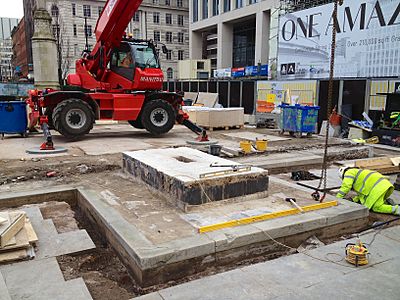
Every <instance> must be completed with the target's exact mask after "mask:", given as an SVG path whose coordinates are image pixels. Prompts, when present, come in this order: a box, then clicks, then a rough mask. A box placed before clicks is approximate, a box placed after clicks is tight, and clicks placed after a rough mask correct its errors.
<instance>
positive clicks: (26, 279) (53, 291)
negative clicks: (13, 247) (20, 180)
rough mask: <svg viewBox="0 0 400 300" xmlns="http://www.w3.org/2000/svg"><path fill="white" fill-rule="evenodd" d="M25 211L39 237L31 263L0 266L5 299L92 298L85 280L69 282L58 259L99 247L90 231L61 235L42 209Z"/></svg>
mask: <svg viewBox="0 0 400 300" xmlns="http://www.w3.org/2000/svg"><path fill="white" fill-rule="evenodd" d="M22 210H24V211H25V212H26V213H27V215H28V217H29V219H30V220H31V222H32V225H33V227H34V229H35V231H36V234H37V236H38V238H39V241H38V243H37V252H36V257H35V258H34V259H33V260H31V261H24V262H16V263H13V264H9V265H2V266H0V299H1V300H3V299H4V300H19V299H32V300H41V299H43V300H48V299H57V300H64V299H65V300H70V299H74V300H86V299H92V297H91V296H90V293H89V291H88V289H87V287H86V285H85V282H84V281H83V279H82V278H77V279H73V280H69V281H65V280H64V277H63V274H62V272H61V269H60V267H59V265H58V262H57V259H56V257H57V256H60V255H63V254H69V253H75V252H80V251H84V250H88V249H93V248H95V245H94V244H93V242H92V240H91V239H90V237H89V235H88V233H87V232H86V230H77V231H71V232H65V233H60V234H59V233H58V232H57V229H56V227H55V226H54V224H53V222H52V220H44V219H43V217H42V214H41V212H40V210H39V208H38V207H24V208H22Z"/></svg>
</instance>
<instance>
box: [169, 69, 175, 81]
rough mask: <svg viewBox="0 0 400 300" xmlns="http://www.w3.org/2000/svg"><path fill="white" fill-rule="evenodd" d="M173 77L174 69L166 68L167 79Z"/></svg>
mask: <svg viewBox="0 0 400 300" xmlns="http://www.w3.org/2000/svg"><path fill="white" fill-rule="evenodd" d="M172 78H174V70H172V68H168V69H167V79H172Z"/></svg>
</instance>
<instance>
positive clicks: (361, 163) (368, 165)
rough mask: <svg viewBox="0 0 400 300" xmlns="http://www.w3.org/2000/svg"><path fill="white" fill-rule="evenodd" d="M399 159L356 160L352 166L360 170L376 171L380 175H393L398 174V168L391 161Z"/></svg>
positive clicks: (399, 169)
mask: <svg viewBox="0 0 400 300" xmlns="http://www.w3.org/2000/svg"><path fill="white" fill-rule="evenodd" d="M399 159H400V158H399V157H397V158H390V157H377V158H371V159H366V160H358V161H356V162H355V163H354V166H355V167H357V168H360V169H369V170H373V171H377V172H380V173H381V174H393V173H399V172H400V166H399V165H398V164H397V165H396V164H393V161H395V162H397V161H398V160H399Z"/></svg>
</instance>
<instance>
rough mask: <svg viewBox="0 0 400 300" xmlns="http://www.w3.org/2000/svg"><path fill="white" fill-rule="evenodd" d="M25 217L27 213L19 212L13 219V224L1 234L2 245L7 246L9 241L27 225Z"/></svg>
mask: <svg viewBox="0 0 400 300" xmlns="http://www.w3.org/2000/svg"><path fill="white" fill-rule="evenodd" d="M25 218H26V214H25V213H19V215H18V216H17V217H16V218H15V219H13V220H12V221H11V224H10V225H9V226H8V227H7V228H6V229H5V230H4V231H3V233H2V234H1V235H0V247H5V246H6V245H7V243H8V241H9V240H10V239H12V238H13V237H14V236H15V235H16V234H17V233H18V232H19V231H20V230H21V229H22V228H23V227H24V226H25Z"/></svg>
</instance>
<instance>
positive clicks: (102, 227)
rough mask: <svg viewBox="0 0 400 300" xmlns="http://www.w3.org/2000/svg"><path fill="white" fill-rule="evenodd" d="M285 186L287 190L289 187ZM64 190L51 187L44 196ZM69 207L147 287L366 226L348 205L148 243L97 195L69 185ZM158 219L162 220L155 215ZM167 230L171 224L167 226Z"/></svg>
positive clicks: (363, 214)
mask: <svg viewBox="0 0 400 300" xmlns="http://www.w3.org/2000/svg"><path fill="white" fill-rule="evenodd" d="M295 187H296V185H290V186H288V188H292V189H293V188H295ZM60 191H63V192H68V191H66V188H65V187H61V188H60V190H57V188H53V189H52V190H48V191H47V194H46V197H43V198H44V199H48V198H49V197H50V195H49V193H54V194H57V193H60ZM40 193H41V191H29V192H27V193H26V194H25V195H23V194H21V193H19V194H18V196H17V195H16V194H6V193H3V194H2V195H1V196H0V204H1V202H2V201H5V202H7V203H10V200H7V199H14V200H15V201H16V203H18V204H21V203H24V202H26V203H32V201H33V200H32V199H35V201H36V202H40V201H41V198H40ZM68 193H69V195H72V196H73V197H71V198H70V199H69V202H70V204H71V205H77V206H78V207H79V208H80V210H81V211H82V212H83V213H84V214H85V215H86V216H87V218H88V219H89V220H90V221H91V222H93V223H94V225H95V226H97V228H98V231H99V232H100V233H101V234H102V235H103V236H104V237H105V238H106V239H107V240H108V242H109V243H110V244H111V245H112V247H113V248H114V249H115V250H116V252H117V253H118V254H119V256H120V258H121V260H122V261H123V262H124V264H125V265H126V266H127V268H128V269H129V270H130V272H131V273H132V275H133V276H134V278H135V279H136V281H137V282H138V284H140V285H141V286H143V287H148V286H152V285H156V284H160V283H165V282H168V281H171V280H177V279H180V278H182V277H186V276H188V275H192V274H196V273H198V272H202V271H205V270H207V269H209V268H214V267H215V266H218V265H233V264H237V263H238V262H240V261H242V260H246V259H249V258H255V257H259V256H267V257H268V256H274V255H276V254H277V253H281V252H283V251H286V250H287V249H284V248H282V247H281V246H279V245H278V244H276V243H275V242H274V241H272V240H271V237H272V238H274V239H275V240H277V241H280V242H283V243H285V244H288V245H290V246H291V247H297V246H299V245H300V244H301V243H302V242H303V241H304V240H306V239H307V238H308V237H310V236H312V235H317V236H318V237H320V238H329V237H336V236H338V235H340V234H345V233H349V232H354V231H357V230H359V229H361V228H364V227H365V226H366V224H367V222H368V215H369V212H368V209H366V208H365V207H363V206H361V205H357V204H354V203H351V202H349V201H341V202H340V204H339V206H337V207H333V208H328V209H322V210H319V211H314V212H309V213H305V214H299V215H293V216H288V217H283V218H279V219H274V220H268V221H264V222H258V223H253V224H251V225H244V226H239V227H235V228H227V229H223V230H219V231H215V232H210V233H207V234H199V233H195V232H193V233H192V235H190V236H183V237H182V236H180V237H179V236H177V237H176V238H175V239H171V240H168V241H165V242H162V243H154V242H152V241H150V240H149V238H148V236H146V235H145V234H144V233H143V231H141V230H140V229H139V228H138V227H137V226H136V225H135V222H133V221H131V219H129V216H127V215H126V214H124V213H122V212H121V211H120V210H118V206H115V205H112V204H110V203H109V202H108V201H107V200H106V199H104V198H103V197H102V196H101V195H100V194H99V193H97V192H94V191H91V190H88V189H86V188H83V187H75V188H73V187H71V188H70V191H69V192H68ZM160 217H162V216H160ZM171 226H173V224H171Z"/></svg>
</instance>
